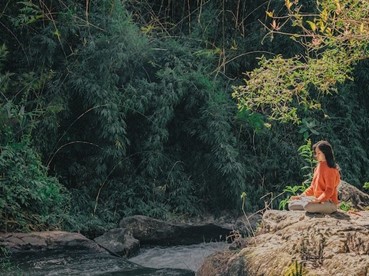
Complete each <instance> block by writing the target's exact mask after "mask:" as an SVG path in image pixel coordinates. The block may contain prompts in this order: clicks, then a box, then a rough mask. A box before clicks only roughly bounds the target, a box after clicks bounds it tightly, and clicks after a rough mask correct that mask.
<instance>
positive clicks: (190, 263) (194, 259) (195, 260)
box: [129, 242, 229, 271]
mask: <svg viewBox="0 0 369 276" xmlns="http://www.w3.org/2000/svg"><path fill="white" fill-rule="evenodd" d="M228 247H229V244H227V243H226V242H210V243H201V244H192V245H181V246H171V247H151V248H150V247H148V248H142V249H141V251H140V254H139V255H138V256H136V257H133V258H131V259H129V260H130V261H131V262H134V263H136V264H140V265H143V266H145V267H152V268H180V269H189V270H193V271H197V270H198V269H199V268H200V266H201V264H202V263H203V261H204V259H205V257H207V256H209V255H210V254H212V253H214V252H216V251H222V250H225V249H226V248H228Z"/></svg>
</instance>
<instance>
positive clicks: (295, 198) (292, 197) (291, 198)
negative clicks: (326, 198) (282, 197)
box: [290, 196, 301, 200]
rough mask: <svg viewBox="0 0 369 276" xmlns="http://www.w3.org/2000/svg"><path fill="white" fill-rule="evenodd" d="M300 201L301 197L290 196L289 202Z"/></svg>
mask: <svg viewBox="0 0 369 276" xmlns="http://www.w3.org/2000/svg"><path fill="white" fill-rule="evenodd" d="M299 199H301V196H291V197H290V200H299Z"/></svg>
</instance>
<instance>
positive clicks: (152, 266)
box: [0, 242, 228, 276]
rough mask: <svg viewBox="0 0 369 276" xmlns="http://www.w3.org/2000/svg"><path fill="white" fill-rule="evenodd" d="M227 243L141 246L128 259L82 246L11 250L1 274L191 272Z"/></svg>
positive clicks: (150, 275) (190, 275)
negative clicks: (81, 247)
mask: <svg viewBox="0 0 369 276" xmlns="http://www.w3.org/2000/svg"><path fill="white" fill-rule="evenodd" d="M227 246H228V245H227V244H226V243H225V242H217V243H215V242H214V243H202V244H194V245H186V246H172V247H151V248H142V249H141V251H140V254H139V255H138V256H136V257H134V258H131V259H129V260H126V259H124V258H122V257H117V256H113V255H111V254H109V253H107V252H101V253H99V252H97V253H91V252H89V251H86V250H85V249H82V250H78V249H73V250H63V251H57V250H50V251H47V250H46V251H36V252H27V253H24V252H23V253H13V254H11V255H10V256H9V257H8V258H6V259H3V260H0V275H9V276H10V275H14V276H15V275H17V276H23V275H27V276H28V275H32V276H33V275H37V276H41V275H48V276H51V275H83V276H84V275H104V276H107V275H123V276H154V275H158V276H159V275H160V276H166V275H168V276H194V275H195V272H196V271H197V270H198V268H199V267H200V265H201V264H202V262H203V261H204V259H205V257H206V256H208V255H210V254H212V253H214V252H216V251H219V250H223V249H225V248H226V247H227Z"/></svg>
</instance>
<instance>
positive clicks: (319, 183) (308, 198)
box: [288, 141, 340, 214]
mask: <svg viewBox="0 0 369 276" xmlns="http://www.w3.org/2000/svg"><path fill="white" fill-rule="evenodd" d="M313 151H314V156H315V158H316V160H317V161H318V164H317V166H316V167H315V170H314V175H313V180H312V182H311V185H310V187H309V188H307V189H306V190H305V191H304V192H303V193H302V194H301V195H299V196H292V197H291V198H290V201H289V203H288V209H289V210H291V211H296V210H305V211H306V212H308V213H322V214H331V213H333V212H335V211H337V205H338V203H339V202H338V184H339V183H340V171H339V167H338V165H337V164H336V162H335V159H334V155H333V150H332V146H331V145H330V144H329V143H328V142H327V141H319V142H318V143H316V144H314V145H313Z"/></svg>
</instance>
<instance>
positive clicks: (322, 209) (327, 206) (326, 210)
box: [304, 201, 337, 214]
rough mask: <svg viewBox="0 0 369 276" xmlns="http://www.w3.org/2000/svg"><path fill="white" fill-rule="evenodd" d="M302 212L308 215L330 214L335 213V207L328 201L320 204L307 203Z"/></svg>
mask: <svg viewBox="0 0 369 276" xmlns="http://www.w3.org/2000/svg"><path fill="white" fill-rule="evenodd" d="M304 210H305V211H306V212H308V213H321V214H332V213H334V212H336V211H337V205H336V204H334V203H333V202H330V201H326V202H321V203H312V202H309V203H308V204H306V205H305V206H304Z"/></svg>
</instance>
